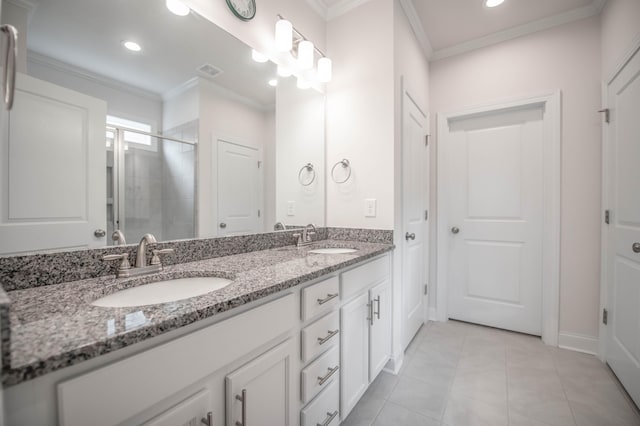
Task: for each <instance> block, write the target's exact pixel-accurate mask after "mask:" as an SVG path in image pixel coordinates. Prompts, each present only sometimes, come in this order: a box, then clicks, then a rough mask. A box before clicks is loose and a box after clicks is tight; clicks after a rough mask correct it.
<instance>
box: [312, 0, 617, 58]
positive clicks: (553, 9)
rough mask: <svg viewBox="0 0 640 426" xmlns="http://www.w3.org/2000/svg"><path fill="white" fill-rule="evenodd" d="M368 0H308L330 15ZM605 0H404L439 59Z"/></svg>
mask: <svg viewBox="0 0 640 426" xmlns="http://www.w3.org/2000/svg"><path fill="white" fill-rule="evenodd" d="M366 1H368V0H307V2H308V3H309V4H311V5H312V6H313V7H314V9H315V10H317V11H318V12H319V13H320V14H321V15H322V16H324V17H325V18H326V19H327V20H331V19H333V18H335V17H336V16H339V15H341V14H343V13H346V12H348V11H349V10H351V9H353V8H355V7H357V6H359V5H360V4H362V3H364V2H366ZM605 2H606V0H505V2H504V3H503V4H502V5H501V6H498V7H496V8H493V9H489V8H486V7H484V4H483V0H400V4H401V5H402V7H403V9H404V10H405V12H406V13H407V16H408V17H409V21H410V22H411V25H412V27H413V29H414V32H415V33H416V36H417V38H418V40H419V42H420V43H421V44H422V46H423V49H424V51H425V54H426V55H427V56H428V57H429V58H430V59H431V60H437V59H441V58H445V57H448V56H452V55H455V54H459V53H463V52H466V51H469V50H473V49H477V48H480V47H483V46H488V45H491V44H494V43H498V42H501V41H505V40H508V39H511V38H515V37H519V36H522V35H525V34H530V33H533V32H536V31H540V30H544V29H547V28H551V27H553V26H556V25H561V24H565V23H568V22H572V21H575V20H578V19H583V18H586V17H589V16H593V15H596V14H598V13H600V11H601V10H602V7H603V6H604V4H605Z"/></svg>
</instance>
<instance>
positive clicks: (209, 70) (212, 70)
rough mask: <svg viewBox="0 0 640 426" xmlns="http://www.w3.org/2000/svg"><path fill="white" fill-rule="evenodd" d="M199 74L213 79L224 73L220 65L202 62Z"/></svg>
mask: <svg viewBox="0 0 640 426" xmlns="http://www.w3.org/2000/svg"><path fill="white" fill-rule="evenodd" d="M197 70H198V74H200V75H201V76H202V77H205V78H209V79H213V78H215V77H217V76H218V75H220V74H222V70H221V69H220V68H218V67H215V66H213V65H211V64H202V65H200V66H199V67H198V68H197Z"/></svg>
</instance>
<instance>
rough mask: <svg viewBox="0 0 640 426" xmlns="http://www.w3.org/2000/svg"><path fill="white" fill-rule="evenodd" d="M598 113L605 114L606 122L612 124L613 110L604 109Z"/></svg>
mask: <svg viewBox="0 0 640 426" xmlns="http://www.w3.org/2000/svg"><path fill="white" fill-rule="evenodd" d="M598 112H603V113H604V122H605V123H607V124H609V123H610V122H611V110H610V109H609V108H603V109H601V110H598Z"/></svg>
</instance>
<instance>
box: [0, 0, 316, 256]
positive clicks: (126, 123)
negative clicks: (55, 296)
mask: <svg viewBox="0 0 640 426" xmlns="http://www.w3.org/2000/svg"><path fill="white" fill-rule="evenodd" d="M165 3H166V2H165V1H164V0H136V1H101V0H29V1H28V2H26V1H22V0H3V1H2V10H1V11H2V23H7V24H12V25H14V26H15V27H17V28H18V30H19V33H20V38H19V48H20V54H19V59H18V71H19V74H18V77H17V89H16V100H15V104H14V109H13V110H12V111H11V112H10V113H4V114H3V117H2V120H3V125H2V130H3V135H2V142H1V144H0V255H9V254H19V253H27V252H34V251H58V250H70V249H79V248H96V247H103V246H106V245H113V244H118V243H119V241H117V240H115V241H114V240H113V239H112V236H113V235H114V232H115V231H117V230H120V231H121V232H122V233H123V235H124V236H125V237H126V240H127V243H137V242H138V241H139V239H140V238H141V237H142V235H143V234H145V233H149V232H150V233H153V234H154V235H155V236H156V238H157V239H158V240H165V241H166V240H175V239H185V238H200V237H215V236H227V235H239V234H251V233H261V232H272V231H274V230H277V229H282V228H285V229H288V228H291V227H296V226H304V225H306V224H308V223H314V224H316V225H319V226H322V225H324V221H325V219H324V212H325V208H324V199H325V196H324V190H325V188H324V184H325V179H324V170H325V164H324V161H325V159H324V139H325V135H324V96H323V95H322V94H321V93H319V92H317V91H315V90H314V89H308V90H300V89H298V88H297V87H296V84H295V81H289V80H290V79H283V78H280V79H279V80H278V77H277V73H276V67H275V65H274V64H273V63H271V62H258V61H256V60H255V59H254V58H252V50H251V48H250V47H248V46H246V45H245V44H243V43H242V42H240V41H239V40H237V39H236V38H234V37H233V36H231V35H230V34H228V33H226V32H225V31H223V30H222V29H220V28H219V27H217V26H216V25H214V24H213V23H211V22H209V21H208V20H206V19H205V18H203V17H201V16H199V15H198V14H196V13H195V12H193V11H190V12H189V13H187V14H186V16H179V15H176V14H174V13H172V12H171V11H169V10H168V8H167V7H166V5H165ZM131 42H133V43H131ZM131 49H132V50H131ZM276 83H277V85H276ZM274 228H275V229H274Z"/></svg>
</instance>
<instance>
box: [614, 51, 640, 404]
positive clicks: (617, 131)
mask: <svg viewBox="0 0 640 426" xmlns="http://www.w3.org/2000/svg"><path fill="white" fill-rule="evenodd" d="M608 102H609V106H610V110H611V123H610V125H609V138H608V139H609V175H608V182H609V188H608V191H609V208H610V209H611V219H610V226H609V238H608V250H609V253H608V259H607V266H606V268H607V269H606V270H607V275H608V277H607V286H608V302H607V304H608V311H609V323H608V325H607V335H608V337H607V355H606V358H607V362H608V363H609V365H610V366H611V368H612V369H613V371H614V372H615V373H616V375H617V376H618V378H619V379H620V381H621V382H622V384H623V385H624V387H625V388H626V390H627V392H629V395H631V397H632V398H633V400H634V401H635V403H636V404H638V405H640V120H639V119H638V111H640V53H637V52H636V54H635V56H634V57H633V59H632V60H631V61H630V62H629V63H628V64H627V65H626V66H625V68H624V69H623V70H622V72H621V73H620V74H619V75H618V76H617V77H616V79H615V80H614V81H613V82H612V83H611V84H610V85H609V99H608Z"/></svg>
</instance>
